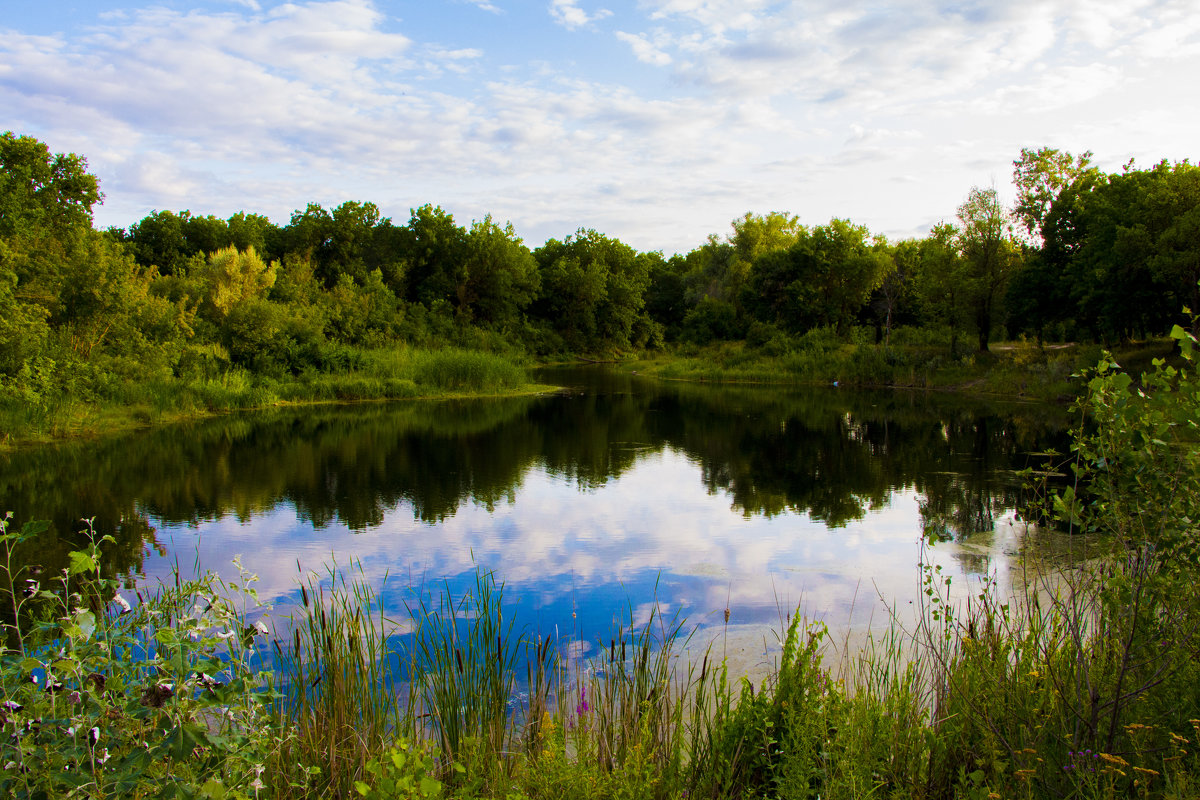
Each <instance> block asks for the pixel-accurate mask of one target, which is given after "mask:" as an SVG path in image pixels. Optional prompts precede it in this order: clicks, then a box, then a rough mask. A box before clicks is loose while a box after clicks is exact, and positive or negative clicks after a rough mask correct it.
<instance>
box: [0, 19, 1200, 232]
mask: <svg viewBox="0 0 1200 800" xmlns="http://www.w3.org/2000/svg"><path fill="white" fill-rule="evenodd" d="M4 5H5V8H4V10H3V13H0V131H3V130H12V131H13V132H15V133H17V134H21V135H30V136H34V137H37V138H38V139H41V140H42V141H44V142H46V143H47V145H49V147H50V148H51V150H52V151H54V152H74V153H79V154H81V155H84V156H86V157H87V159H88V163H89V168H90V170H91V171H92V172H93V173H95V174H96V175H97V176H98V177H99V178H100V182H101V189H102V191H103V192H104V194H105V199H104V203H103V205H102V206H100V207H98V208H97V210H96V224H97V226H99V227H107V226H109V225H115V226H119V227H126V226H128V225H129V224H131V223H133V222H136V221H137V220H139V219H141V218H142V217H144V216H145V215H146V214H148V213H150V212H151V211H152V210H172V211H182V210H190V211H191V212H192V213H193V214H215V215H217V216H219V217H228V216H230V215H232V214H234V213H236V212H238V211H246V212H253V213H261V214H266V215H267V216H269V217H270V218H271V219H272V220H273V221H274V222H276V223H279V224H286V223H287V221H288V219H289V218H290V216H291V213H292V212H293V211H295V210H297V209H303V208H304V207H305V206H306V205H307V204H309V203H313V202H315V203H320V204H321V205H323V206H325V207H326V208H331V207H334V206H336V205H338V204H340V203H342V202H345V201H347V200H354V201H359V202H365V201H370V202H373V203H375V204H376V205H377V206H378V207H379V208H380V211H381V213H382V214H383V215H384V216H388V217H391V218H392V219H393V221H395V222H396V223H397V224H404V223H405V222H407V220H408V217H409V212H410V210H411V209H412V208H415V207H418V206H421V205H424V204H426V203H432V204H434V205H440V206H441V207H442V208H444V209H446V210H447V211H449V212H451V213H452V214H454V216H455V219H456V220H457V221H458V222H459V223H460V224H464V225H466V224H468V223H469V222H470V221H471V220H474V219H482V218H483V217H484V216H485V215H487V214H491V215H492V216H493V218H495V219H496V220H497V221H500V222H504V221H511V222H512V223H513V225H514V227H515V228H516V231H517V233H518V235H520V236H521V237H523V238H524V239H525V241H526V243H527V244H529V245H530V246H532V247H536V246H538V245H540V244H542V243H543V242H545V241H546V240H547V239H549V238H558V239H561V238H563V237H565V236H567V235H569V234H572V233H574V232H575V231H576V230H577V229H579V228H593V229H595V230H598V231H600V232H602V233H605V234H608V235H610V236H615V237H617V238H619V239H621V240H622V241H624V242H626V243H628V244H630V245H632V246H634V247H636V248H637V249H639V250H662V251H664V252H665V253H666V254H668V255H669V254H671V253H675V252H687V251H688V250H691V249H692V248H694V247H696V246H698V245H700V244H702V243H703V241H704V240H705V238H706V237H707V236H708V235H710V234H717V235H720V236H724V235H726V234H728V233H729V232H730V231H731V229H730V222H731V221H732V220H733V219H735V218H736V217H739V216H742V215H743V214H745V213H746V212H748V211H751V212H754V213H766V212H768V211H787V212H790V213H793V214H797V215H799V217H800V220H801V222H803V223H805V224H808V225H817V224H823V223H825V222H827V221H829V220H830V219H831V218H833V217H840V218H848V219H850V220H852V221H853V222H855V223H857V224H862V225H866V226H867V227H868V228H869V229H870V230H871V232H872V233H876V234H883V235H886V236H888V237H889V238H890V239H893V240H895V239H900V238H905V237H911V236H923V235H925V234H926V233H927V232H928V231H929V228H930V227H931V226H932V225H934V224H935V223H937V222H939V221H942V220H952V219H953V218H954V216H955V211H956V209H957V207H958V206H959V205H960V204H961V203H962V202H963V201H964V200H965V199H966V197H967V194H968V193H969V191H970V189H971V187H972V186H984V187H987V186H995V187H996V188H997V189H998V190H999V191H1000V193H1001V195H1002V197H1005V198H1007V199H1009V200H1011V198H1012V196H1013V192H1012V189H1011V176H1012V161H1013V159H1015V158H1017V157H1018V156H1019V155H1020V150H1021V148H1022V147H1030V148H1037V147H1041V146H1052V147H1057V148H1061V149H1064V150H1068V151H1070V152H1073V153H1080V152H1083V151H1087V150H1090V151H1092V152H1093V153H1094V154H1095V155H1094V159H1095V161H1096V163H1097V164H1099V166H1100V167H1101V168H1103V169H1105V170H1106V171H1109V172H1115V171H1118V170H1119V169H1120V168H1121V167H1122V165H1124V164H1126V163H1127V162H1128V161H1129V160H1130V159H1135V164H1137V165H1140V166H1150V165H1152V164H1154V163H1156V162H1158V161H1160V160H1162V159H1167V160H1170V161H1182V160H1184V159H1191V160H1192V161H1193V162H1194V161H1196V160H1197V158H1198V157H1200V141H1198V140H1197V137H1196V131H1198V130H1200V104H1198V103H1196V102H1194V100H1195V97H1194V94H1195V80H1196V76H1198V75H1200V3H1196V2H1195V0H1115V1H1114V0H974V1H973V0H963V1H962V2H936V1H930V0H892V2H874V3H862V2H857V1H856V0H782V1H773V0H533V1H532V2H526V1H525V0H440V1H439V0H415V1H414V2H384V0H307V1H304V0H302V1H300V2H292V3H279V2H274V1H273V0H210V1H209V2H182V1H181V0H159V2H150V3H147V2H143V0H65V2H60V1H59V0H46V1H44V2H40V3H27V2H11V3H5V4H4Z"/></svg>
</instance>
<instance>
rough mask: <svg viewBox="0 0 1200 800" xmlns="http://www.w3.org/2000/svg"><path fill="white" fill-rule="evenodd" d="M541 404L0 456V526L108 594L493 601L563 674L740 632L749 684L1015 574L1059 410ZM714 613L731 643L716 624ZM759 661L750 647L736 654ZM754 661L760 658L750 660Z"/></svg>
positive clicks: (640, 383)
mask: <svg viewBox="0 0 1200 800" xmlns="http://www.w3.org/2000/svg"><path fill="white" fill-rule="evenodd" d="M536 377H537V379H538V380H540V381H542V382H545V383H548V384H552V385H557V386H561V387H563V388H562V390H561V391H559V392H556V393H552V394H546V395H541V396H531V397H520V398H506V399H483V400H474V401H455V402H437V403H433V402H406V403H394V404H377V403H369V404H358V405H352V406H314V407H305V408H298V409H287V410H277V411H271V412H264V413H253V414H245V415H238V416H230V417H223V418H219V419H215V420H207V421H204V422H202V423H195V424H188V425H177V426H170V427H164V428H157V429H152V430H148V431H145V432H140V433H137V434H134V435H129V436H122V437H113V438H107V439H104V440H101V441H97V442H82V443H80V442H77V443H70V444H65V445H58V446H46V447H36V448H23V449H19V450H16V451H13V452H10V453H7V454H5V455H3V456H0V503H2V504H3V509H2V510H10V511H12V512H13V513H14V520H15V521H17V522H18V523H19V522H22V521H24V520H27V519H31V518H40V519H49V520H51V521H52V528H51V530H50V531H49V532H48V533H47V534H46V535H45V536H44V537H43V539H42V540H41V541H39V542H38V545H37V547H36V550H32V551H30V552H27V553H26V554H24V557H25V558H28V559H30V560H37V561H39V562H41V563H43V564H45V565H46V566H48V567H51V568H57V567H58V566H61V565H65V563H66V553H67V552H68V551H69V550H70V549H71V548H72V547H75V546H78V543H79V541H80V538H79V536H78V534H77V533H76V532H77V531H78V529H79V528H80V525H79V523H78V520H79V519H80V518H82V517H92V518H94V524H95V527H96V529H97V530H98V531H100V532H102V533H108V534H111V535H113V536H114V537H115V538H116V544H115V545H114V546H112V547H110V548H108V550H107V551H106V559H107V561H106V571H108V572H110V574H116V575H120V576H122V577H123V578H124V579H125V580H126V582H127V583H128V584H129V585H131V586H133V585H138V586H147V585H152V584H153V583H155V582H156V581H160V580H169V579H170V576H171V573H172V570H173V569H176V568H180V569H182V570H183V571H184V572H185V573H187V572H192V571H194V570H196V569H212V570H215V571H217V572H219V573H221V574H222V575H226V576H228V575H231V574H233V572H232V567H231V559H232V558H233V556H234V555H235V554H240V555H241V559H242V562H243V563H244V565H245V566H246V567H247V568H248V569H249V570H250V571H252V572H254V573H256V574H257V575H258V577H259V582H258V584H257V586H258V590H259V592H260V594H261V596H262V597H263V598H264V599H267V600H270V601H272V602H274V603H275V604H276V605H277V606H279V610H277V612H276V617H278V616H279V615H280V614H286V611H284V610H283V609H286V608H287V607H288V606H289V605H291V604H293V603H294V602H295V599H296V597H297V596H298V593H299V579H300V578H301V577H302V575H305V574H309V573H310V572H316V573H318V574H321V575H324V574H327V571H328V569H329V568H331V567H332V565H334V564H336V565H338V568H339V569H351V570H353V571H354V573H355V574H358V575H360V576H361V577H363V578H364V579H365V580H367V581H369V582H370V583H371V584H372V585H373V586H375V587H376V590H377V591H378V592H379V594H380V596H381V597H382V599H383V600H384V602H385V603H386V604H387V606H388V609H389V612H390V613H391V614H392V615H394V616H396V617H398V618H402V617H403V615H404V609H405V603H406V602H412V600H413V598H414V597H415V596H416V593H417V592H426V593H429V592H437V591H438V590H440V589H441V588H442V587H443V586H444V585H449V586H450V587H451V589H452V591H454V592H463V591H466V589H467V587H469V586H470V585H472V584H473V582H474V576H475V572H476V570H478V569H482V570H491V571H493V572H494V574H495V575H496V576H497V578H498V579H499V580H500V581H502V582H503V583H504V585H505V590H504V591H505V599H506V606H507V607H511V608H512V609H513V611H514V613H515V614H516V615H517V617H516V619H517V621H518V624H519V625H520V626H526V627H528V628H529V629H531V630H536V631H538V632H541V633H543V634H552V633H554V632H557V634H558V636H559V637H568V636H570V637H571V638H572V639H574V640H575V641H576V642H577V646H576V652H581V653H583V654H584V655H586V654H587V653H588V652H589V651H590V650H591V649H592V648H594V647H595V643H596V642H597V641H600V640H607V639H608V636H609V634H610V633H611V631H612V630H613V627H614V624H615V623H619V622H621V621H625V622H628V621H630V620H632V621H633V622H634V623H635V624H638V623H641V622H644V621H645V620H646V619H647V618H648V617H649V614H650V612H651V611H652V610H655V609H656V610H658V611H660V612H662V613H665V614H667V615H668V616H670V615H674V614H677V613H678V614H680V615H682V616H684V617H686V619H687V620H688V624H689V626H697V625H698V626H700V627H701V631H700V636H701V638H704V637H705V636H708V637H710V638H711V636H712V635H713V634H714V633H716V632H722V633H726V634H728V631H729V630H733V631H735V632H738V633H740V634H742V637H741V638H740V639H738V640H737V641H738V649H739V651H745V652H744V656H745V657H746V658H747V659H748V660H749V661H750V662H753V661H754V659H756V658H759V657H764V653H769V651H770V650H771V647H770V637H769V634H767V633H766V631H767V630H768V628H769V627H770V626H774V627H776V628H777V627H778V626H779V620H780V617H781V615H786V614H787V613H789V612H790V611H792V610H795V609H796V608H797V607H799V608H801V609H802V610H803V612H804V613H805V614H806V615H808V616H809V617H810V618H813V619H817V620H823V621H825V622H827V623H828V624H829V625H831V626H832V627H833V628H835V629H845V628H846V627H847V626H853V625H856V624H858V625H862V624H865V623H866V622H869V621H871V620H872V619H874V620H875V621H879V620H881V619H883V618H885V617H886V614H887V609H888V608H900V609H903V608H905V607H907V606H910V605H911V604H913V603H915V602H919V597H920V578H921V572H920V569H919V566H918V564H919V563H920V562H922V561H924V562H925V563H929V564H932V565H940V566H941V567H942V569H943V574H946V575H951V576H954V577H955V579H956V580H959V579H968V578H970V577H971V576H976V577H979V576H984V575H989V574H995V575H998V576H1003V575H1004V574H1005V573H1007V572H1008V571H1009V570H1011V569H1013V568H1014V565H1015V564H1016V563H1017V562H1018V560H1019V555H1020V553H1021V551H1022V548H1023V547H1024V546H1025V545H1026V543H1025V542H1024V534H1023V531H1024V526H1023V525H1021V524H1019V523H1018V522H1016V521H1015V513H1016V510H1017V509H1018V508H1019V506H1020V504H1021V503H1022V502H1023V501H1024V499H1025V497H1024V494H1023V491H1022V481H1021V479H1020V477H1019V476H1018V475H1017V472H1018V471H1019V470H1021V469H1024V468H1025V467H1028V466H1033V465H1035V464H1040V463H1042V462H1041V461H1039V460H1038V457H1037V456H1034V455H1031V454H1035V453H1039V452H1042V451H1045V450H1046V449H1048V448H1056V449H1058V450H1059V451H1060V452H1061V451H1063V450H1065V448H1066V445H1067V439H1066V435H1065V426H1066V424H1067V419H1066V415H1065V412H1064V411H1063V410H1062V409H1060V408H1057V407H1047V406H1039V405H1030V404H1018V403H1000V402H985V401H980V400H973V399H968V398H963V397H958V396H954V395H946V394H932V393H907V392H862V391H850V390H846V389H838V388H834V387H817V388H807V389H795V390H790V389H789V390H785V389H780V388H778V387H775V388H763V387H744V386H709V385H698V384H687V383H668V382H656V381H651V380H647V379H642V378H639V377H638V376H636V375H631V374H628V373H624V372H618V371H615V370H612V369H608V368H604V367H587V368H571V369H555V370H545V371H543V372H541V373H539V374H538V375H537V376H536ZM725 609H729V623H728V625H729V627H728V628H727V626H726V622H725ZM759 640H763V641H766V642H767V645H766V646H765V647H760V646H758V645H755V644H754V642H758V641H759ZM760 651H761V652H760Z"/></svg>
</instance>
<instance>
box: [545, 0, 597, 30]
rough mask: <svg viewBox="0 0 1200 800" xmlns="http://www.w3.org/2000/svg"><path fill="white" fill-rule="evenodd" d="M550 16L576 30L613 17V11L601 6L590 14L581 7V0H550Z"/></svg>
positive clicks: (569, 28) (566, 26)
mask: <svg viewBox="0 0 1200 800" xmlns="http://www.w3.org/2000/svg"><path fill="white" fill-rule="evenodd" d="M550 16H551V17H553V18H554V21H555V22H557V23H558V24H559V25H562V26H563V27H564V28H566V29H567V30H575V29H576V28H582V27H585V26H587V25H590V24H591V23H593V22H596V21H597V20H601V19H604V18H605V17H611V16H612V12H611V11H609V10H608V9H606V8H601V9H597V10H596V13H594V14H589V13H588V12H586V11H584V10H583V9H582V8H580V7H579V0H550Z"/></svg>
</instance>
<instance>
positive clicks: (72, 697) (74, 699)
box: [67, 690, 82, 705]
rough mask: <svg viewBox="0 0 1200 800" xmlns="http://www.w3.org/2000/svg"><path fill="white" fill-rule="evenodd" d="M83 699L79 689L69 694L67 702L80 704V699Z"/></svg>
mask: <svg viewBox="0 0 1200 800" xmlns="http://www.w3.org/2000/svg"><path fill="white" fill-rule="evenodd" d="M81 699H82V698H81V697H80V696H79V691H78V690H76V691H74V692H71V693H70V694H69V695H67V702H68V703H70V704H71V705H79V701H80V700H81Z"/></svg>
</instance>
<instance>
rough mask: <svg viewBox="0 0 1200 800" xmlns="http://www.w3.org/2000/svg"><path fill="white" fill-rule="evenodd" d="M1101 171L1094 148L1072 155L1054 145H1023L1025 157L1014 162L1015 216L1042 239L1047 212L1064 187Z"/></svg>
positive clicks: (1022, 156)
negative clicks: (1096, 164)
mask: <svg viewBox="0 0 1200 800" xmlns="http://www.w3.org/2000/svg"><path fill="white" fill-rule="evenodd" d="M1097 172H1098V170H1097V169H1096V167H1094V166H1092V151H1090V150H1089V151H1087V152H1086V153H1083V154H1082V155H1079V156H1072V155H1071V154H1070V153H1068V152H1066V151H1064V150H1058V149H1056V148H1053V147H1041V148H1038V149H1037V150H1031V149H1029V148H1027V147H1022V148H1021V157H1020V158H1018V159H1016V160H1015V161H1013V185H1014V186H1015V187H1016V189H1017V203H1016V205H1015V206H1014V208H1013V215H1014V216H1015V217H1016V218H1017V220H1018V221H1020V223H1021V224H1022V225H1023V226H1024V227H1025V230H1026V231H1027V232H1028V233H1029V235H1030V236H1032V237H1038V238H1040V237H1041V234H1042V224H1043V223H1044V222H1045V221H1046V215H1047V214H1049V213H1050V207H1051V206H1052V205H1053V204H1054V201H1055V200H1057V199H1058V195H1059V194H1060V193H1061V192H1062V190H1063V189H1065V188H1067V187H1068V186H1070V185H1071V184H1072V183H1074V182H1075V181H1076V180H1078V179H1079V178H1080V177H1082V176H1084V175H1094V174H1096V173H1097Z"/></svg>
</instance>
